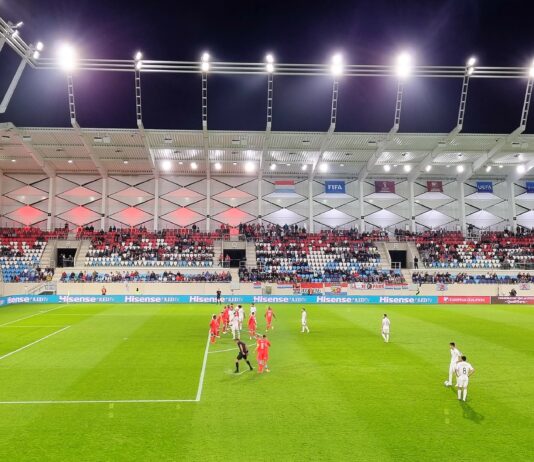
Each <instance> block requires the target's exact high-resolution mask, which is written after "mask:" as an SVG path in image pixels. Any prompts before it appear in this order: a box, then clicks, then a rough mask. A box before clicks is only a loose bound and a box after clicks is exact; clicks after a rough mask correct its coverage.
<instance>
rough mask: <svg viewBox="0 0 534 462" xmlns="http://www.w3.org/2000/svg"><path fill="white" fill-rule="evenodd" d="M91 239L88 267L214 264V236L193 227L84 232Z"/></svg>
mask: <svg viewBox="0 0 534 462" xmlns="http://www.w3.org/2000/svg"><path fill="white" fill-rule="evenodd" d="M80 237H82V238H87V237H89V238H90V239H91V245H90V248H89V251H88V252H87V254H86V258H85V265H86V266H155V267H167V266H173V267H196V268H204V267H212V266H213V237H212V236H211V235H210V234H203V233H193V232H191V231H190V230H165V231H158V232H156V233H153V232H148V231H146V230H144V229H141V230H134V229H128V230H115V231H113V230H112V231H111V232H107V233H105V232H96V233H94V232H93V233H87V232H85V231H84V232H83V233H81V234H80Z"/></svg>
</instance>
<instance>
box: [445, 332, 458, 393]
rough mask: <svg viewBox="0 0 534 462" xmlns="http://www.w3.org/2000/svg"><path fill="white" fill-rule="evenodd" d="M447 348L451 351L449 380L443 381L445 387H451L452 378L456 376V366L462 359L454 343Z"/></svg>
mask: <svg viewBox="0 0 534 462" xmlns="http://www.w3.org/2000/svg"><path fill="white" fill-rule="evenodd" d="M449 348H450V349H451V363H450V365H449V379H448V380H446V381H445V386H446V387H452V376H453V374H456V364H458V361H460V359H461V357H462V352H461V351H460V350H459V349H458V348H456V344H455V343H454V342H451V343H449Z"/></svg>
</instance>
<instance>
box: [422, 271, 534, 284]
mask: <svg viewBox="0 0 534 462" xmlns="http://www.w3.org/2000/svg"><path fill="white" fill-rule="evenodd" d="M412 282H413V283H415V284H522V283H531V282H534V274H528V273H518V274H516V275H509V274H497V273H486V274H470V273H458V274H451V273H448V272H447V273H419V272H415V273H413V274H412Z"/></svg>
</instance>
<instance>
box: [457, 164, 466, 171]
mask: <svg viewBox="0 0 534 462" xmlns="http://www.w3.org/2000/svg"><path fill="white" fill-rule="evenodd" d="M464 170H465V169H464V166H463V165H458V166H457V167H456V171H457V172H458V173H463V172H464Z"/></svg>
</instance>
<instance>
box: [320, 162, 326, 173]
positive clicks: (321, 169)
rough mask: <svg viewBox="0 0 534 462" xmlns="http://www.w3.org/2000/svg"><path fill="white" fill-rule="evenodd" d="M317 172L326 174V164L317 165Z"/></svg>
mask: <svg viewBox="0 0 534 462" xmlns="http://www.w3.org/2000/svg"><path fill="white" fill-rule="evenodd" d="M319 170H320V171H321V172H323V173H326V172H328V164H321V165H319Z"/></svg>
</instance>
